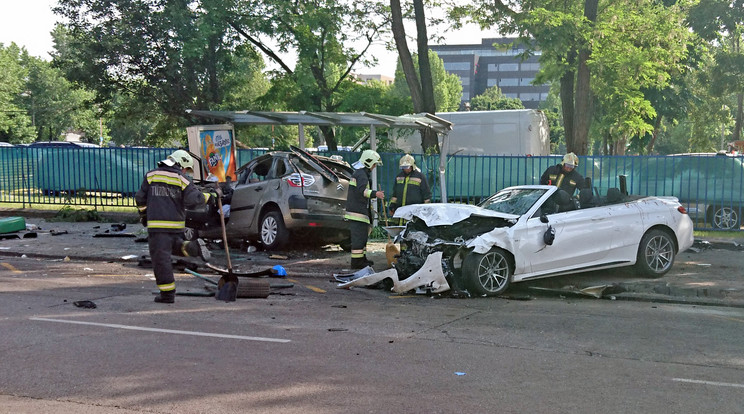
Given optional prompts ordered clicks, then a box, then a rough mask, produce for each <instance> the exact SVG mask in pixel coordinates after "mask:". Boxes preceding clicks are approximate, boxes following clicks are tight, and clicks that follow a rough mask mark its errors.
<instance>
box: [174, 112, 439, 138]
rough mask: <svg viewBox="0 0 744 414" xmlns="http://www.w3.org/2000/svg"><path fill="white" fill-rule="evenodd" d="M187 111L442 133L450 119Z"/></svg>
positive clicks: (259, 121)
mask: <svg viewBox="0 0 744 414" xmlns="http://www.w3.org/2000/svg"><path fill="white" fill-rule="evenodd" d="M186 112H187V113H189V114H191V115H193V116H197V117H200V118H209V119H215V120H220V121H222V122H224V121H227V122H230V123H232V124H234V125H297V124H302V125H319V126H337V125H338V126H370V125H374V126H375V127H381V128H409V129H433V130H435V131H437V132H440V133H446V132H448V131H450V130H451V129H452V123H451V122H449V121H447V120H444V119H442V118H439V117H437V116H434V115H432V114H426V113H422V114H411V115H401V116H392V115H381V114H372V113H368V112H309V111H299V112H269V111H202V110H198V109H189V110H187V111H186Z"/></svg>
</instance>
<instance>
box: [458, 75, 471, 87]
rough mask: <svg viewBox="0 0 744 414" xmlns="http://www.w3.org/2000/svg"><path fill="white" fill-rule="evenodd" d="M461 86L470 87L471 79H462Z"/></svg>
mask: <svg viewBox="0 0 744 414" xmlns="http://www.w3.org/2000/svg"><path fill="white" fill-rule="evenodd" d="M460 84H461V85H462V86H470V78H469V77H463V78H460Z"/></svg>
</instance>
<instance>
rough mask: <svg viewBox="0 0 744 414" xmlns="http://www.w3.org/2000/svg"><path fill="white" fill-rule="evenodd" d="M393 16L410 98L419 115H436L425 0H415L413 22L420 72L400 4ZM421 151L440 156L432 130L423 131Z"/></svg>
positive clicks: (393, 4)
mask: <svg viewBox="0 0 744 414" xmlns="http://www.w3.org/2000/svg"><path fill="white" fill-rule="evenodd" d="M390 12H391V13H390V15H391V17H392V20H391V27H392V32H393V39H394V40H395V46H396V48H397V49H398V57H399V59H400V63H401V65H400V66H401V69H402V73H403V76H404V77H405V80H406V84H407V85H408V89H409V91H410V94H411V100H412V101H413V102H412V103H413V109H414V111H415V112H417V113H423V112H427V113H430V114H434V113H435V112H436V111H437V105H436V102H435V97H434V82H433V79H432V72H431V65H430V58H429V38H428V35H427V32H426V22H427V20H426V14H425V11H424V2H423V0H413V18H414V20H415V22H416V45H417V50H418V54H417V55H418V57H419V58H418V61H417V63H418V72H417V71H416V65H415V64H414V62H413V58H412V56H411V51H410V50H409V49H408V42H407V39H406V32H405V27H404V25H403V17H404V13H403V10H402V9H401V6H400V0H390ZM396 72H397V71H396ZM397 78H398V76H397V73H396V79H397ZM421 147H422V148H423V150H424V153H432V152H439V141H438V139H437V136H436V133H435V132H434V131H432V130H429V129H422V130H421Z"/></svg>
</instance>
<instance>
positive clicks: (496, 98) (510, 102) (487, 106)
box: [470, 86, 524, 111]
mask: <svg viewBox="0 0 744 414" xmlns="http://www.w3.org/2000/svg"><path fill="white" fill-rule="evenodd" d="M499 109H524V105H523V104H522V101H521V100H519V98H507V97H506V96H504V94H503V93H502V92H501V89H499V87H498V86H492V87H490V88H488V89H486V90H485V91H484V92H483V93H482V94H480V95H476V96H474V97H473V98H472V99H471V100H470V110H471V111H493V110H499Z"/></svg>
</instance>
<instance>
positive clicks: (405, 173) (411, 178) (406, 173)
mask: <svg viewBox="0 0 744 414" xmlns="http://www.w3.org/2000/svg"><path fill="white" fill-rule="evenodd" d="M398 164H399V165H400V169H401V171H400V173H398V175H397V176H396V177H395V185H394V187H393V196H392V197H391V198H390V205H389V206H388V208H389V210H390V215H393V214H395V210H396V209H397V208H398V207H402V206H409V205H411V204H421V203H429V202H430V201H431V189H430V188H429V183H428V182H427V181H426V177H425V176H424V174H422V173H421V170H420V169H419V168H418V167H416V160H414V159H413V156H411V155H410V154H406V155H404V156H402V157H400V161H399V162H398ZM397 224H398V225H399V226H400V225H403V224H405V223H403V219H399V220H398V223H397Z"/></svg>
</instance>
